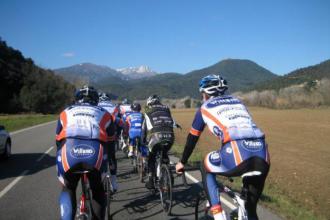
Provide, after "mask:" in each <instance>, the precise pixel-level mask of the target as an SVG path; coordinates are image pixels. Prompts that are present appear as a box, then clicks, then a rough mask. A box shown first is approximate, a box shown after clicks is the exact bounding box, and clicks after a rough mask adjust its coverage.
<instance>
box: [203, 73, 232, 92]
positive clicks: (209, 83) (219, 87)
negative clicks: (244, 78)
mask: <svg viewBox="0 0 330 220" xmlns="http://www.w3.org/2000/svg"><path fill="white" fill-rule="evenodd" d="M227 89H228V86H227V81H226V80H225V79H223V78H222V77H221V76H219V75H208V76H205V77H204V78H202V79H201V81H200V82H199V92H205V93H206V94H208V95H210V96H217V95H223V94H224V92H225V91H226V90H227Z"/></svg>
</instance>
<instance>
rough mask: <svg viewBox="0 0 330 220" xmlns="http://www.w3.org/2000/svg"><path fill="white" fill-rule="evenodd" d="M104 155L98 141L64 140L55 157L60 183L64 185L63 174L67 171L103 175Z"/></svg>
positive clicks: (104, 167)
mask: <svg viewBox="0 0 330 220" xmlns="http://www.w3.org/2000/svg"><path fill="white" fill-rule="evenodd" d="M105 153H106V152H105V150H104V147H103V145H102V144H101V143H100V141H98V140H83V139H73V138H70V139H69V138H68V139H66V140H65V141H64V142H63V143H62V146H61V147H60V148H59V150H58V151H57V155H56V164H57V175H58V178H59V180H60V182H61V183H62V184H63V185H66V184H65V179H64V176H65V175H64V174H65V173H67V172H69V171H70V172H75V171H93V172H95V171H97V172H101V174H103V175H104V174H105V172H106V160H107V158H106V154H105ZM103 175H102V176H103Z"/></svg>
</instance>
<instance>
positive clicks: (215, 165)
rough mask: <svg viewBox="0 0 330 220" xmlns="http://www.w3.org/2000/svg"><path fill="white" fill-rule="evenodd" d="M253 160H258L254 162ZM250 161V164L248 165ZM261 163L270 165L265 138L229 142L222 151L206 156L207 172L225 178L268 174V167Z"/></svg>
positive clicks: (205, 165)
mask: <svg viewBox="0 0 330 220" xmlns="http://www.w3.org/2000/svg"><path fill="white" fill-rule="evenodd" d="M253 158H257V159H256V160H252V159H253ZM248 161H250V162H249V163H247V162H248ZM255 161H257V162H255ZM259 161H264V162H265V164H268V165H269V163H270V161H269V154H268V147H267V144H266V142H265V139H264V138H260V139H245V140H236V141H231V142H228V143H226V144H224V145H223V146H222V147H221V149H220V150H217V151H213V152H210V153H208V154H207V155H206V157H205V159H204V167H205V169H206V171H207V172H210V173H218V174H221V175H224V176H238V175H242V174H243V173H244V172H248V171H261V172H266V170H267V169H268V168H267V167H268V165H266V166H264V165H263V163H260V162H259ZM243 165H244V166H243ZM236 167H240V169H235V168H236ZM266 168H267V169H266ZM232 171H235V172H232ZM236 171H237V172H236ZM267 172H268V170H267Z"/></svg>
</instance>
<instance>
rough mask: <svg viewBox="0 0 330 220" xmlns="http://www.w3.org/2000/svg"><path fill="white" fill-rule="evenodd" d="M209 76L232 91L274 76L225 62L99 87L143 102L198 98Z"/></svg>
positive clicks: (252, 65)
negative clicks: (155, 96) (202, 81)
mask: <svg viewBox="0 0 330 220" xmlns="http://www.w3.org/2000/svg"><path fill="white" fill-rule="evenodd" d="M208 74H220V75H222V76H223V77H224V78H226V80H227V81H228V84H229V87H230V91H231V92H233V91H237V90H240V89H244V88H247V87H249V86H251V85H255V84H256V83H259V82H262V81H266V80H269V79H274V78H276V77H277V76H276V75H275V74H273V73H271V72H270V71H268V70H266V69H265V68H263V67H261V66H259V65H258V64H256V63H254V62H252V61H249V60H239V59H227V60H223V61H220V62H218V63H216V64H214V65H212V66H209V67H206V68H203V69H200V70H195V71H192V72H189V73H187V74H183V75H182V74H177V73H164V74H160V75H157V76H153V77H149V78H146V79H141V80H136V81H126V82H124V83H123V82H119V81H117V82H106V81H104V82H102V83H100V84H98V86H100V88H102V89H103V90H105V91H108V92H111V93H114V94H117V95H118V96H119V97H129V98H131V99H145V98H146V97H148V96H149V95H150V94H159V95H160V96H162V97H166V98H182V97H186V96H191V97H194V98H199V97H200V94H199V92H198V83H199V81H200V79H201V78H202V77H203V76H206V75H208Z"/></svg>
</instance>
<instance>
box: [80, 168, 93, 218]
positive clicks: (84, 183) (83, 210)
mask: <svg viewBox="0 0 330 220" xmlns="http://www.w3.org/2000/svg"><path fill="white" fill-rule="evenodd" d="M87 173H88V172H87V171H86V172H82V173H81V178H80V182H81V196H80V206H79V216H85V218H87V219H92V205H91V195H90V186H89V181H88V177H87Z"/></svg>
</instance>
